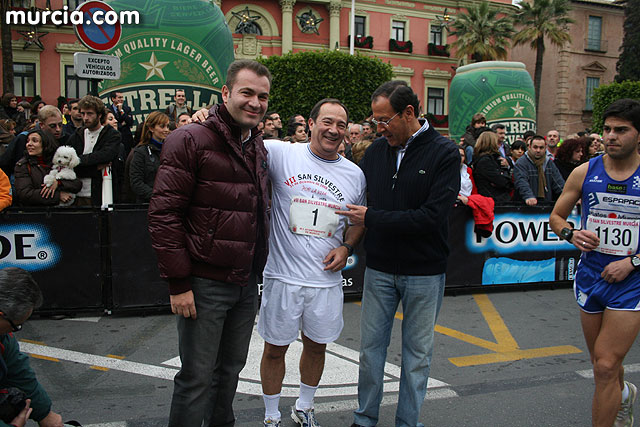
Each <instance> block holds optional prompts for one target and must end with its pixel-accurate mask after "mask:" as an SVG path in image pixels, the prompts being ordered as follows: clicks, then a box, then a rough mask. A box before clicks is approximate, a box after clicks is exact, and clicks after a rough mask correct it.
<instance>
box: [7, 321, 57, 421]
mask: <svg viewBox="0 0 640 427" xmlns="http://www.w3.org/2000/svg"><path fill="white" fill-rule="evenodd" d="M0 356H1V357H0V388H9V387H15V388H18V389H20V390H22V391H23V392H24V393H25V394H26V395H27V398H29V399H31V408H33V412H32V413H31V417H30V418H32V419H34V420H36V421H41V420H42V419H43V418H44V417H46V416H47V415H49V412H51V399H50V398H49V395H47V392H46V391H45V390H44V388H42V386H41V385H40V383H39V382H38V379H37V378H36V374H35V372H33V369H31V366H30V365H29V356H27V355H26V354H24V353H22V352H21V351H20V346H19V344H18V340H16V338H15V337H14V336H13V334H3V335H0ZM7 425H8V424H5V423H3V422H2V421H0V426H7Z"/></svg>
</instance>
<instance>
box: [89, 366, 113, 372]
mask: <svg viewBox="0 0 640 427" xmlns="http://www.w3.org/2000/svg"><path fill="white" fill-rule="evenodd" d="M89 369H95V370H96V371H108V370H109V368H105V367H104V366H89Z"/></svg>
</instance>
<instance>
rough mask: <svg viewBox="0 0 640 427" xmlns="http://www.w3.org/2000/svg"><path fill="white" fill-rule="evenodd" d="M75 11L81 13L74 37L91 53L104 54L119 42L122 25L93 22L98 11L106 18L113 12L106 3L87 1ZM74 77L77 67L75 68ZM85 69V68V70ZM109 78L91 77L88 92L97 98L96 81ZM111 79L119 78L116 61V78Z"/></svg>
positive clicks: (74, 60) (95, 0)
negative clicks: (81, 16)
mask: <svg viewBox="0 0 640 427" xmlns="http://www.w3.org/2000/svg"><path fill="white" fill-rule="evenodd" d="M76 10H77V11H80V12H82V14H83V19H82V21H83V22H82V23H81V24H78V25H76V26H75V29H76V36H77V37H78V39H79V40H80V41H81V42H82V44H84V45H85V46H86V47H87V48H88V49H89V50H90V51H91V52H106V51H108V50H111V49H113V48H114V47H115V46H116V45H117V44H118V42H119V41H120V36H122V24H121V23H120V22H119V21H118V22H116V23H114V24H107V23H106V22H103V23H102V24H100V25H98V24H96V23H95V22H94V20H93V15H94V13H96V12H98V11H100V12H101V14H102V17H103V18H104V17H105V16H107V13H109V12H111V13H113V12H115V11H114V10H113V8H112V7H111V6H109V5H108V4H107V3H105V2H102V1H97V0H91V1H87V2H85V3H82V4H80V5H79V6H78V7H77V8H76ZM73 62H74V66H75V64H76V57H75V54H74V58H73ZM75 69H76V75H78V76H79V74H77V72H78V67H77V66H76V67H75ZM85 69H86V68H85ZM106 78H109V77H108V76H106V75H103V76H100V77H99V78H95V76H92V77H91V86H90V92H91V94H92V95H94V96H98V81H99V80H102V79H106ZM112 78H113V79H118V78H120V61H119V60H118V77H112Z"/></svg>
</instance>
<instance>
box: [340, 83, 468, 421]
mask: <svg viewBox="0 0 640 427" xmlns="http://www.w3.org/2000/svg"><path fill="white" fill-rule="evenodd" d="M419 108H420V105H419V100H418V97H417V96H416V94H415V93H414V92H413V90H411V88H409V87H408V86H407V85H406V83H405V82H402V81H390V82H387V83H384V84H382V85H381V86H380V87H379V88H378V89H376V91H375V92H374V93H373V95H372V97H371V109H372V111H373V119H372V120H371V122H372V123H373V125H374V126H376V128H377V131H378V132H379V133H381V134H382V136H383V138H379V139H378V140H376V141H374V142H373V144H372V145H371V147H369V149H368V150H367V152H366V154H365V156H364V158H363V159H362V161H361V162H360V167H361V168H362V170H363V172H364V174H365V176H366V179H367V189H368V192H369V199H368V200H369V201H368V204H369V206H368V207H366V206H355V205H347V207H348V208H349V209H350V210H349V211H345V212H344V213H343V215H346V216H347V217H349V219H350V220H351V222H352V223H353V224H355V225H361V224H364V225H365V226H366V227H367V229H368V231H367V234H366V237H365V242H364V246H365V249H366V251H367V268H366V271H365V278H364V291H363V296H362V316H361V321H360V333H361V340H362V341H361V347H360V373H359V379H358V402H359V408H358V410H356V411H355V422H354V424H353V426H355V427H357V426H374V425H376V424H377V422H378V413H379V408H380V401H381V400H382V391H383V390H382V387H383V375H384V364H385V360H386V356H387V347H388V345H389V341H390V336H391V328H392V326H393V320H394V316H395V312H396V310H397V307H398V303H399V302H400V301H402V307H403V316H404V320H403V325H402V376H401V378H400V393H399V396H398V408H397V410H396V426H403V427H404V426H411V427H416V426H422V424H421V423H419V420H418V419H419V417H420V408H421V406H422V402H423V401H424V397H425V394H426V391H427V380H428V378H429V368H430V364H431V354H432V350H433V331H434V327H435V324H436V319H437V317H438V312H439V311H440V306H441V304H442V297H443V295H444V284H445V270H446V264H447V256H448V255H449V246H448V243H447V238H448V230H449V224H448V217H449V212H450V210H451V208H452V207H453V204H454V202H455V200H456V197H457V195H458V191H459V189H460V154H459V152H458V148H457V147H456V145H455V144H454V143H453V142H452V141H450V140H449V139H447V138H445V137H443V136H442V135H440V134H439V133H438V132H436V130H435V129H433V128H432V127H430V126H429V123H428V122H427V121H424V122H422V121H421V120H419V119H418V113H419ZM353 426H352V427H353Z"/></svg>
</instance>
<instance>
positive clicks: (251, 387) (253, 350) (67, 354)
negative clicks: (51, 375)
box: [20, 328, 455, 397]
mask: <svg viewBox="0 0 640 427" xmlns="http://www.w3.org/2000/svg"><path fill="white" fill-rule="evenodd" d="M263 346H264V341H263V340H262V338H261V337H260V335H259V334H258V332H257V331H256V329H255V328H254V330H253V334H252V336H251V343H250V345H249V354H248V357H247V364H246V365H245V367H244V369H243V370H242V372H240V382H239V383H238V392H240V393H244V394H251V395H256V396H262V387H261V385H260V359H261V358H262V348H263ZM20 347H21V350H22V351H24V352H25V353H31V354H34V355H39V356H47V357H53V358H56V359H60V360H66V361H70V362H76V363H82V364H85V365H89V366H98V367H103V368H107V369H114V370H117V371H123V372H129V373H133V374H139V375H145V376H148V377H154V378H160V379H165V380H173V377H174V376H175V375H176V373H177V372H178V370H179V368H180V358H179V357H174V358H172V359H169V360H167V361H165V362H162V365H165V366H157V365H150V364H146V363H139V362H132V361H128V360H121V359H115V358H111V357H105V356H98V355H93V354H87V353H81V352H78V351H71V350H65V349H61V348H55V347H48V346H45V345H40V344H33V343H28V342H21V343H20ZM327 350H328V351H327V356H326V363H325V370H324V373H323V375H322V381H321V382H320V388H319V389H318V391H317V392H316V396H318V397H332V396H355V395H357V394H358V359H359V353H358V352H357V351H355V350H352V349H350V348H347V347H344V346H341V345H339V344H336V343H332V344H329V345H328V346H327ZM301 354H302V342H300V341H295V342H293V343H292V344H291V345H290V346H289V351H287V358H286V363H287V366H288V367H289V369H287V372H286V374H285V378H284V383H283V386H282V396H283V397H297V396H298V393H299V388H300V374H299V371H298V362H299V360H300V355H301ZM384 372H385V376H384V391H385V392H397V391H398V390H399V388H400V367H399V366H396V365H394V364H392V363H388V362H387V363H385V368H384ZM447 386H448V384H447V383H444V382H442V381H439V380H436V379H434V378H429V383H428V388H429V390H430V392H431V390H433V389H439V388H445V387H447ZM442 392H443V393H445V394H444V397H450V396H451V395H450V394H447V393H449V392H451V391H450V390H448V391H447V390H443V391H442ZM454 395H455V393H454Z"/></svg>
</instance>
